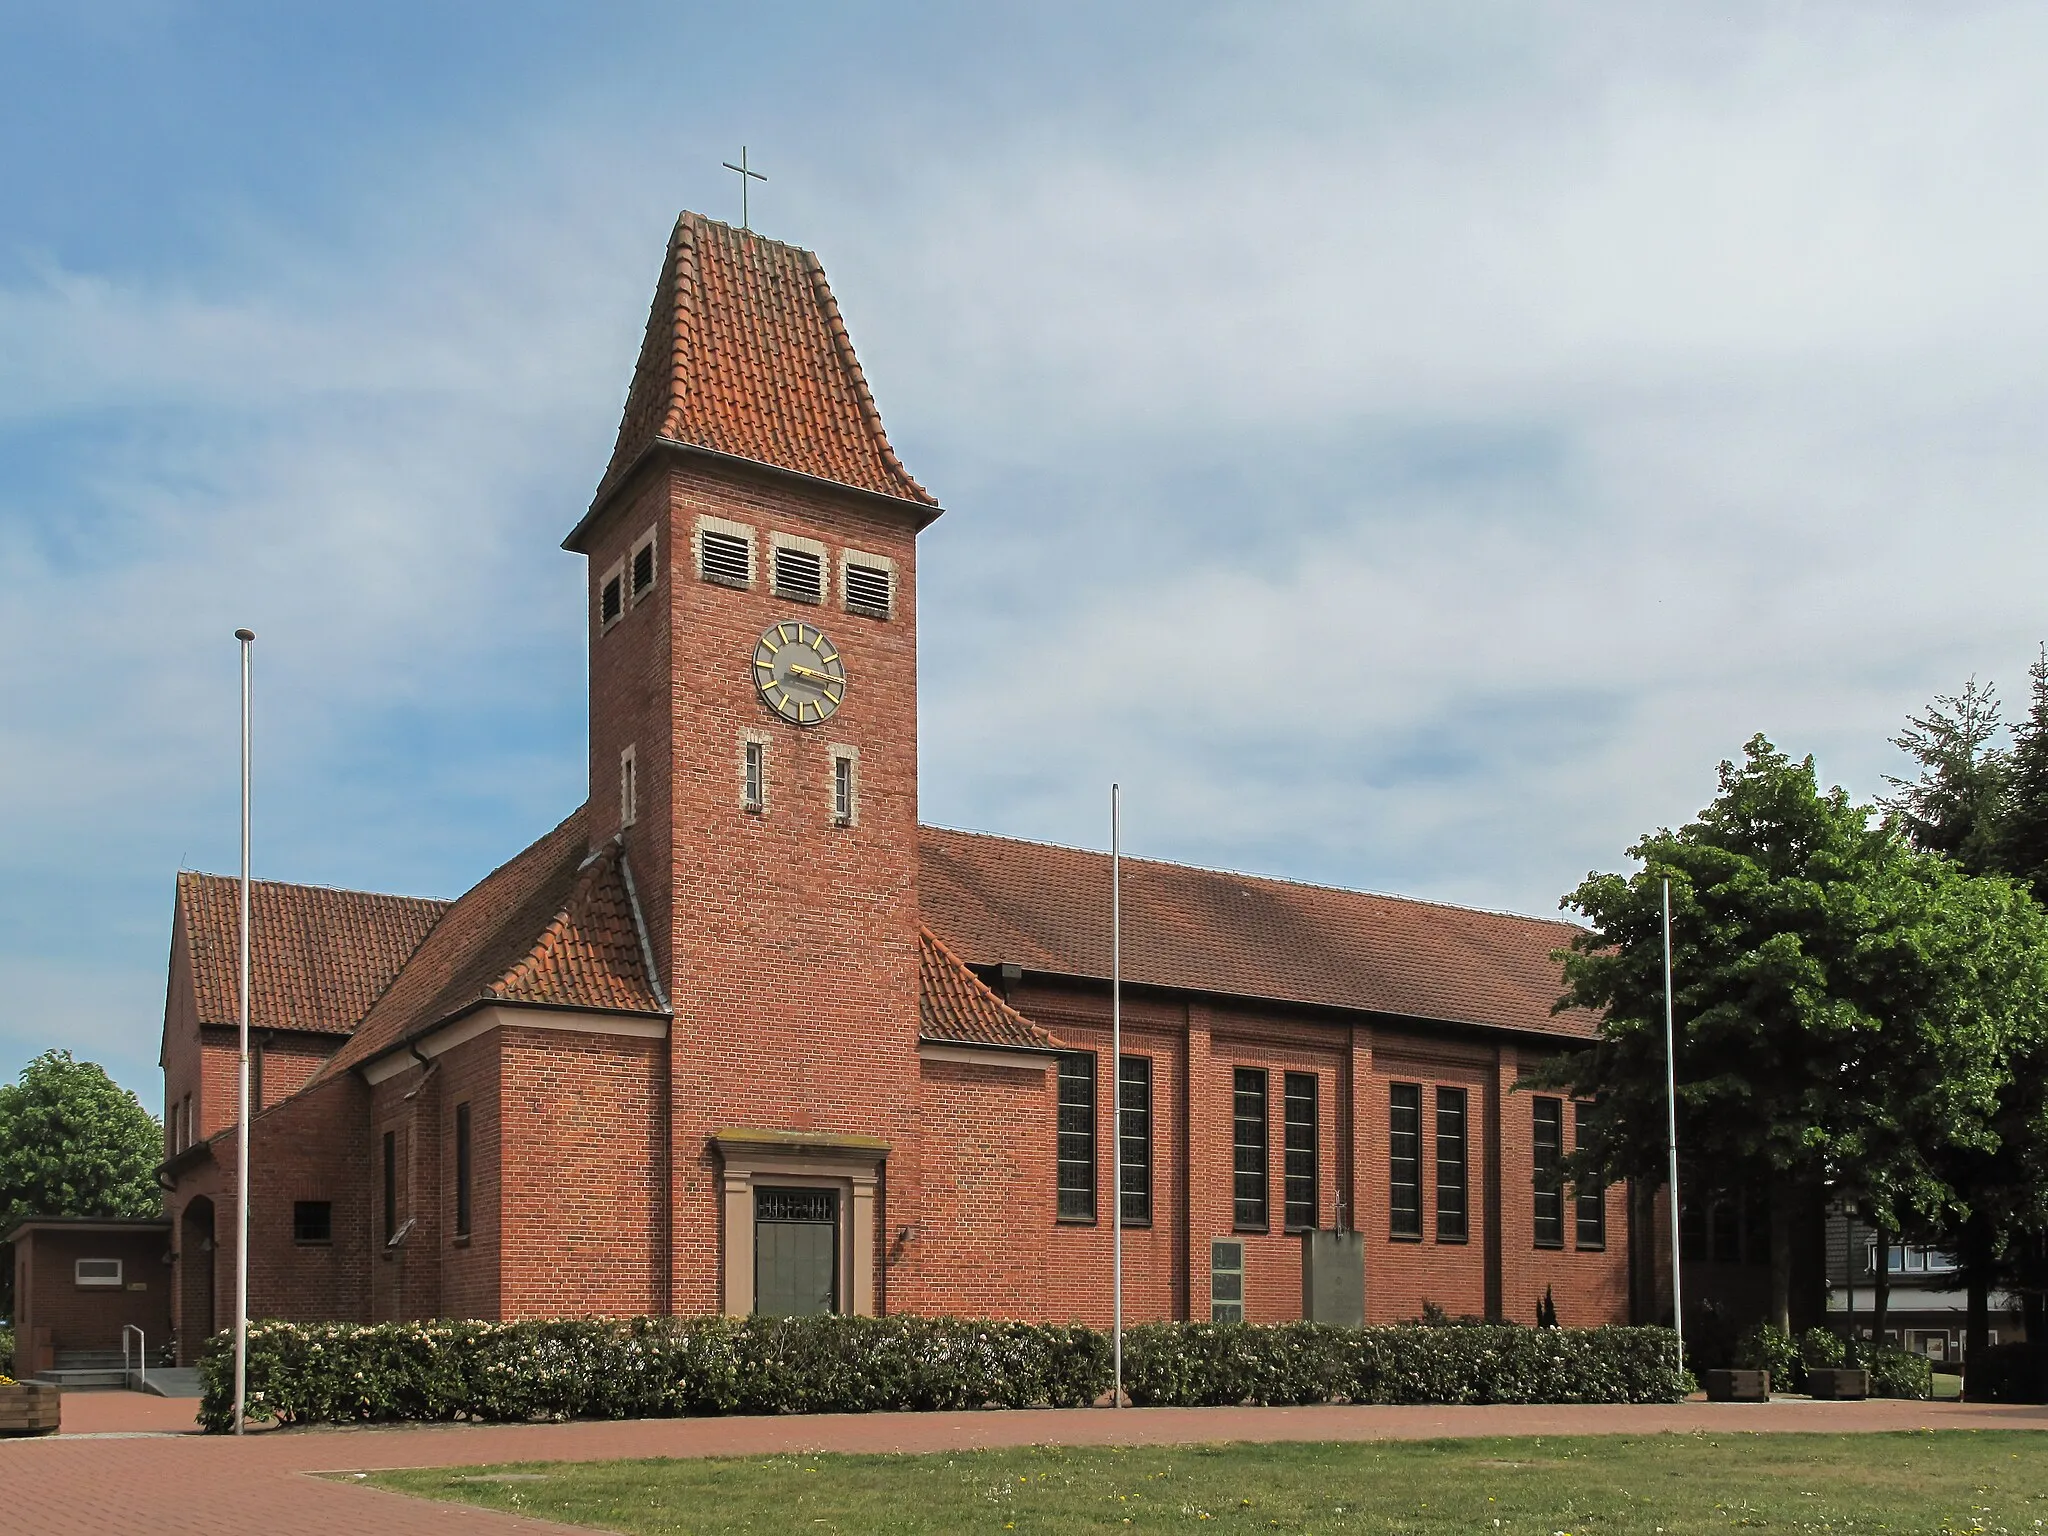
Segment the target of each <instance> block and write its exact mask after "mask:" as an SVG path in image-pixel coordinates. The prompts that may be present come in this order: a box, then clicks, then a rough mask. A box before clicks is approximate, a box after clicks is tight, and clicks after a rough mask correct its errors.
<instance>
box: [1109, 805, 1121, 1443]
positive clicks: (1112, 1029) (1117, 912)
mask: <svg viewBox="0 0 2048 1536" xmlns="http://www.w3.org/2000/svg"><path fill="white" fill-rule="evenodd" d="M1123 859H1124V853H1123V791H1122V789H1121V788H1120V787H1119V786H1118V785H1115V784H1112V785H1110V786H1109V1059H1110V1069H1109V1070H1110V1081H1111V1082H1113V1083H1114V1084H1115V1085H1116V1086H1115V1088H1114V1089H1113V1090H1112V1093H1111V1098H1110V1102H1111V1103H1112V1104H1114V1105H1115V1106H1116V1109H1115V1113H1113V1114H1112V1115H1111V1116H1110V1138H1109V1147H1110V1152H1109V1166H1110V1170H1111V1172H1110V1181H1109V1191H1110V1193H1109V1213H1110V1214H1109V1231H1110V1248H1111V1259H1110V1270H1111V1274H1112V1281H1111V1298H1110V1327H1109V1352H1110V1390H1109V1405H1110V1407H1112V1408H1121V1407H1122V1406H1123V1400H1124V869H1123Z"/></svg>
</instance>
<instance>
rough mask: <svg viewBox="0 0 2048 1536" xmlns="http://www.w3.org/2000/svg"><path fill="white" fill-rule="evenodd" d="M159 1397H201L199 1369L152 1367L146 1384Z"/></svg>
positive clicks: (194, 1367)
mask: <svg viewBox="0 0 2048 1536" xmlns="http://www.w3.org/2000/svg"><path fill="white" fill-rule="evenodd" d="M145 1385H146V1386H147V1387H148V1389H149V1390H150V1391H151V1392H154V1393H155V1394H156V1395H157V1396H158V1397H197V1396H199V1367H198V1366H196V1365H181V1366H175V1367H173V1366H168V1365H166V1366H163V1367H161V1368H159V1367H157V1366H151V1367H150V1368H149V1379H148V1381H147V1382H146V1383H145Z"/></svg>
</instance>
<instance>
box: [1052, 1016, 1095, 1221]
mask: <svg viewBox="0 0 2048 1536" xmlns="http://www.w3.org/2000/svg"><path fill="white" fill-rule="evenodd" d="M1059 1164H1060V1166H1059V1219H1060V1220H1061V1221H1093V1220H1094V1219H1095V1058H1094V1057H1093V1056H1089V1055H1086V1054H1084V1053H1081V1052H1078V1051H1077V1052H1075V1053H1073V1054H1072V1055H1067V1056H1062V1057H1061V1058H1060V1125H1059Z"/></svg>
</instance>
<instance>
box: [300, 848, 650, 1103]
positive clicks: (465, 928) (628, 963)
mask: <svg viewBox="0 0 2048 1536" xmlns="http://www.w3.org/2000/svg"><path fill="white" fill-rule="evenodd" d="M584 828H585V817H584V812H583V810H582V809H578V810H577V811H576V812H575V813H574V814H573V815H571V816H570V817H569V819H568V820H567V821H565V822H563V823H562V824H561V825H560V826H558V827H556V828H555V829H554V831H552V832H550V833H548V835H547V836H545V837H543V838H542V839H540V841H538V842H537V843H535V844H533V845H532V846H531V847H530V848H528V849H526V850H525V852H523V853H521V854H519V855H518V856H517V857H516V858H514V859H512V860H511V861H510V862H509V863H507V864H504V865H502V866H500V867H499V868H498V869H496V870H493V871H492V872H491V873H490V874H489V875H486V876H485V877H484V879H483V880H482V881H480V882H479V883H478V884H477V885H476V886H475V887H473V888H472V889H471V890H470V891H469V892H468V894H466V895H465V896H463V897H462V898H461V899H460V900H459V901H457V902H456V903H455V904H454V905H453V906H452V907H450V908H449V909H448V913H447V915H446V916H445V917H443V918H442V919H441V921H440V922H439V923H438V924H436V925H435V927H434V931H433V932H432V933H430V934H428V935H427V938H426V942H425V943H423V944H421V945H420V947H419V951H418V953H416V954H415V955H414V956H413V958H412V960H411V962H410V963H409V964H407V965H406V967H405V969H404V970H402V971H400V972H399V974H398V978H397V979H396V980H395V981H393V982H392V984H391V986H390V987H389V988H388V989H387V990H386V991H385V993H384V995H383V996H382V997H380V998H379V999H378V1000H377V1002H376V1005H375V1006H374V1007H372V1008H371V1009H370V1012H369V1015H368V1017H366V1018H365V1019H364V1020H363V1023H362V1027H361V1028H360V1029H358V1030H357V1031H356V1033H355V1034H354V1036H353V1037H352V1038H351V1039H350V1040H349V1042H348V1043H347V1044H346V1045H344V1046H343V1047H342V1048H341V1049H340V1050H339V1051H337V1052H335V1054H334V1055H333V1056H331V1057H329V1058H328V1060H327V1063H326V1065H325V1066H323V1067H322V1068H321V1070H320V1073H319V1076H320V1077H323V1078H324V1077H329V1076H332V1075H333V1074H334V1073H336V1072H340V1071H343V1070H346V1069H347V1068H349V1067H352V1066H355V1065H357V1064H358V1063H360V1062H364V1061H367V1060H369V1059H370V1058H371V1057H372V1056H376V1055H379V1054H381V1053H382V1052H384V1051H387V1050H389V1049H390V1048H391V1047H393V1046H395V1045H398V1044H399V1043H401V1042H402V1041H405V1040H407V1039H410V1038H412V1037H414V1036H416V1035H418V1034H419V1033H420V1032H421V1031H423V1030H426V1029H429V1028H431V1027H433V1026H434V1025H435V1024H438V1023H440V1022H441V1021H442V1020H443V1019H446V1018H448V1017H450V1016H451V1015H453V1014H456V1013H459V1012H461V1011H462V1010H463V1009H465V1008H467V1007H468V1006H469V1005H470V1004H472V1003H479V1002H510V1003H537V1004H544V1005H546V1006H549V1007H557V1008H596V1009H604V1010H607V1011H616V1012H621V1013H661V1012H664V1011H666V1010H665V1009H664V1008H663V1007H662V1003H661V999H660V997H659V995H658V994H657V992H656V990H655V988H654V987H653V986H652V985H651V984H650V982H649V979H648V974H647V965H646V959H645V952H644V951H643V949H642V948H641V944H640V931H639V927H638V925H637V924H636V923H635V921H634V917H633V909H632V902H631V898H630V897H629V895H628V894H627V891H626V886H625V881H624V879H623V877H622V875H621V872H620V868H619V859H620V853H619V849H618V846H617V844H607V845H606V846H605V847H604V848H602V849H600V850H599V851H598V852H597V853H596V854H587V853H586V852H585V850H586V848H587V847H588V843H587V842H586V840H585V831H584Z"/></svg>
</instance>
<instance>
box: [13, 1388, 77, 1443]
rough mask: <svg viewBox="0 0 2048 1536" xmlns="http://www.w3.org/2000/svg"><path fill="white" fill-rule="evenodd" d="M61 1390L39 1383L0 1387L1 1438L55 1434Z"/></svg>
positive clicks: (62, 1395)
mask: <svg viewBox="0 0 2048 1536" xmlns="http://www.w3.org/2000/svg"><path fill="white" fill-rule="evenodd" d="M63 1397H64V1389H63V1388H62V1387H53V1386H51V1385H50V1384H49V1383H47V1382H42V1381H17V1382H15V1383H14V1384H13V1385H12V1386H6V1387H0V1435H54V1434H55V1433H57V1412H58V1407H59V1404H60V1403H61V1402H62V1400H63Z"/></svg>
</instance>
